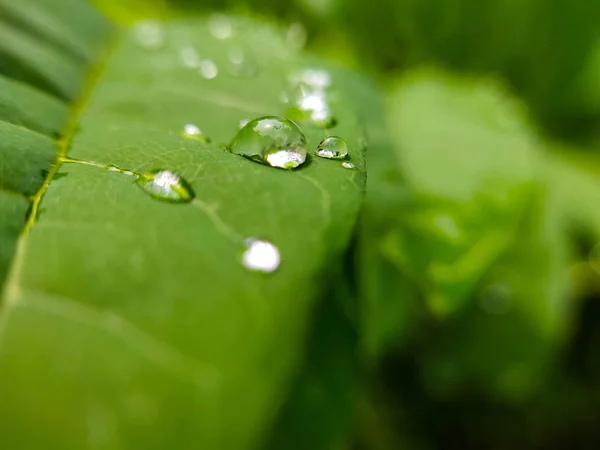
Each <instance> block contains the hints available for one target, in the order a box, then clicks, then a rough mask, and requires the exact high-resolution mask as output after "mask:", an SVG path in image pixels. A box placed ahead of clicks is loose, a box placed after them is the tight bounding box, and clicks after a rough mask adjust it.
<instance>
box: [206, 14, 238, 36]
mask: <svg viewBox="0 0 600 450" xmlns="http://www.w3.org/2000/svg"><path fill="white" fill-rule="evenodd" d="M208 30H209V31H210V34H212V35H213V36H214V37H216V38H217V39H228V38H230V37H231V36H232V35H233V26H232V24H231V19H230V18H229V17H227V16H226V15H224V14H213V15H211V16H210V17H209V19H208Z"/></svg>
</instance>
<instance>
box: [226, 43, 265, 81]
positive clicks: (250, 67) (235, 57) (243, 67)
mask: <svg viewBox="0 0 600 450" xmlns="http://www.w3.org/2000/svg"><path fill="white" fill-rule="evenodd" d="M228 57H229V72H231V74H232V75H235V76H238V77H251V76H254V75H256V73H257V72H258V68H257V67H256V64H254V63H253V62H252V61H250V60H249V59H248V58H247V57H246V55H245V54H244V51H243V50H242V49H241V48H240V47H232V48H231V49H229V53H228Z"/></svg>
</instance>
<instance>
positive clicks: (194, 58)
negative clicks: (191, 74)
mask: <svg viewBox="0 0 600 450" xmlns="http://www.w3.org/2000/svg"><path fill="white" fill-rule="evenodd" d="M179 59H181V63H182V64H183V65H184V66H185V67H189V68H190V69H197V68H199V67H200V62H201V58H200V55H199V54H198V52H197V51H196V49H195V48H194V47H192V46H191V45H186V46H185V47H181V48H180V49H179Z"/></svg>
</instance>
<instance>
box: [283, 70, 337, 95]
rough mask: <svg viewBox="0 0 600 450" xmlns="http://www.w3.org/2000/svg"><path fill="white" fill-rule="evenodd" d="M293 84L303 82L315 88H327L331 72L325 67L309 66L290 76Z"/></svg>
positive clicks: (329, 83)
mask: <svg viewBox="0 0 600 450" xmlns="http://www.w3.org/2000/svg"><path fill="white" fill-rule="evenodd" d="M290 81H291V82H292V83H293V84H304V85H306V86H309V87H310V88H312V89H315V90H323V89H327V88H328V87H329V86H330V85H331V74H330V73H329V72H328V71H326V70H325V69H315V68H309V69H304V70H302V71H301V72H299V73H295V74H293V75H291V76H290Z"/></svg>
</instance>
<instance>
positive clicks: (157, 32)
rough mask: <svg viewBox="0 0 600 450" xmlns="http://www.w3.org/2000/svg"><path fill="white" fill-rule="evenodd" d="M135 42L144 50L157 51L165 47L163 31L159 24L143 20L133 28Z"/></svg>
mask: <svg viewBox="0 0 600 450" xmlns="http://www.w3.org/2000/svg"><path fill="white" fill-rule="evenodd" d="M133 33H134V36H135V40H136V42H137V43H138V44H139V45H140V46H141V47H144V48H145V49H148V50H159V49H161V48H162V47H163V46H164V45H165V39H164V34H163V30H162V28H161V26H160V24H159V22H157V21H155V20H144V21H141V22H138V23H136V24H135V25H134V26H133Z"/></svg>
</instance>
